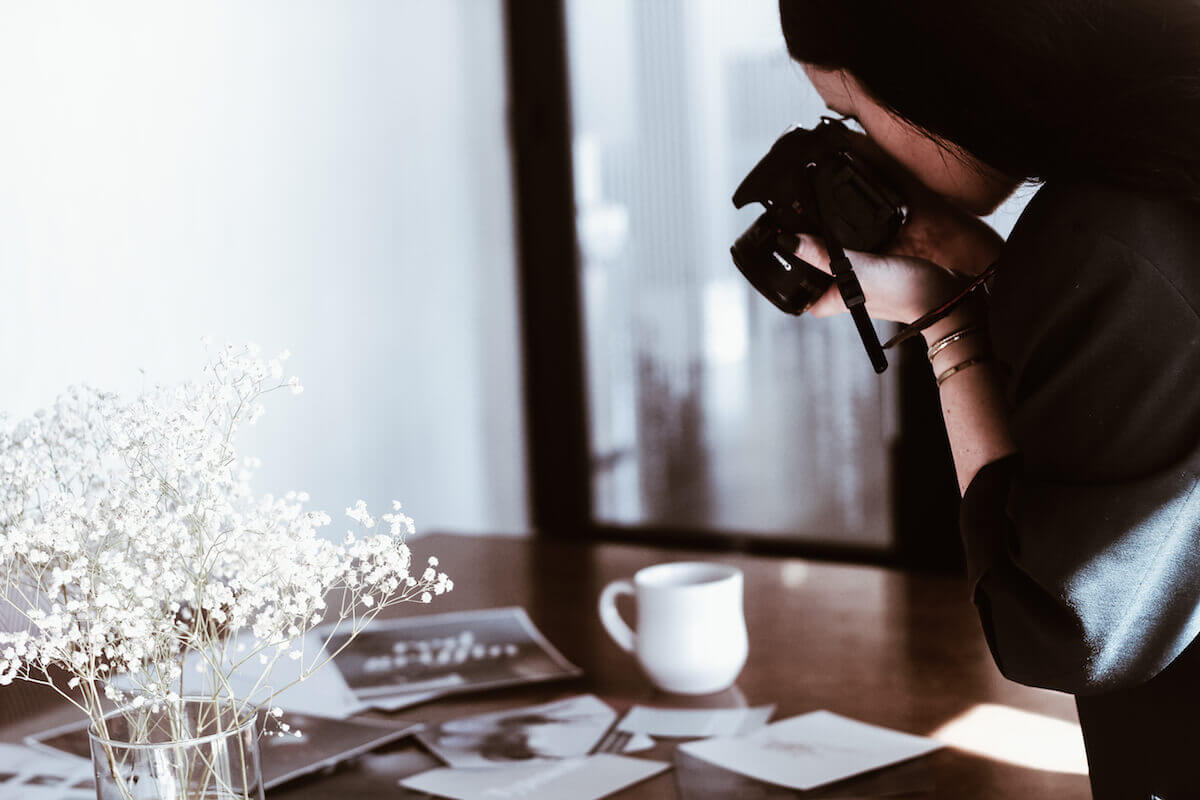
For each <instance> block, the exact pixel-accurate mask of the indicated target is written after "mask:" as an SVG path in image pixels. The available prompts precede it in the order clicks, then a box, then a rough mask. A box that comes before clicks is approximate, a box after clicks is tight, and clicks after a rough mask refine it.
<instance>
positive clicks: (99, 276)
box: [0, 0, 527, 535]
mask: <svg viewBox="0 0 1200 800" xmlns="http://www.w3.org/2000/svg"><path fill="white" fill-rule="evenodd" d="M504 74H505V72H504V41H503V24H502V14H501V2H500V0H455V1H454V2H424V0H396V1H395V2H391V1H389V2H379V1H378V0H341V1H340V2H335V3H312V2H292V1H291V0H264V2H256V3H244V2H241V0H216V1H215V2H207V3H197V4H179V3H157V2H133V1H131V0H118V1H117V2H110V3H104V4H102V5H101V4H96V5H79V4H76V3H63V2H57V0H54V1H51V2H45V3H40V2H39V3H7V4H3V6H0V100H2V101H3V105H4V108H5V112H6V113H5V122H4V124H3V125H2V126H0V175H3V176H4V179H3V181H0V285H3V287H4V290H5V296H6V299H7V302H6V304H5V305H6V311H5V313H4V314H3V315H0V374H2V375H4V376H5V380H4V381H0V409H3V410H5V411H8V412H10V413H12V414H14V415H24V414H28V413H30V412H31V411H32V410H33V409H35V408H38V407H40V406H44V405H47V404H49V403H50V402H51V401H52V400H53V397H54V395H55V393H56V392H58V391H59V390H60V389H62V388H65V387H66V386H67V385H68V384H70V383H74V382H79V381H85V380H86V381H88V382H90V383H93V384H96V385H99V386H104V387H112V388H115V389H121V390H136V389H137V388H138V387H139V385H140V382H141V380H142V379H141V375H140V373H139V372H138V368H139V367H145V368H146V371H147V374H148V375H149V376H150V377H151V379H155V380H161V381H163V382H173V381H175V380H178V379H180V378H182V377H185V376H190V375H191V374H192V369H193V366H196V367H198V365H199V363H200V361H201V359H202V358H203V353H202V350H201V347H200V344H199V340H200V337H201V336H202V335H205V334H207V335H210V336H212V337H213V338H214V339H216V340H217V341H223V340H229V341H234V342H243V341H248V340H249V341H255V342H257V343H259V344H261V345H262V346H263V348H264V350H267V351H269V352H277V351H278V350H280V349H283V348H285V347H287V348H290V349H291V350H292V352H293V353H294V358H293V360H292V362H291V364H290V366H291V368H292V369H293V370H294V371H295V372H296V374H298V375H299V376H300V377H301V378H302V380H303V383H304V386H305V392H304V394H303V395H301V396H299V397H296V398H292V397H290V396H281V397H278V398H276V397H274V396H272V398H271V402H270V403H269V404H268V413H267V416H266V417H265V418H264V419H263V421H262V422H261V423H259V425H258V426H256V427H255V428H254V429H251V431H250V432H249V433H251V434H252V436H253V440H252V441H247V442H246V444H245V447H244V450H245V452H246V453H247V454H254V455H258V456H260V457H261V458H262V460H263V470H262V472H261V473H260V476H259V477H260V479H261V480H260V482H259V483H260V486H259V488H260V489H261V491H264V492H266V491H274V492H282V491H284V490H287V489H291V488H294V489H303V490H307V491H308V492H309V493H310V494H311V495H312V498H313V505H314V506H315V507H317V508H325V509H328V510H330V511H339V510H340V509H342V508H345V507H346V506H347V505H352V504H353V503H354V501H355V500H356V499H358V498H360V497H361V498H363V499H365V500H366V501H367V502H368V503H369V504H370V505H371V507H372V508H374V509H380V508H387V507H388V505H389V504H390V501H391V499H392V498H393V497H395V498H399V499H400V500H402V501H403V502H404V503H405V508H406V510H407V511H409V513H411V514H412V515H413V516H414V517H415V518H416V520H417V523H418V526H419V528H420V529H422V530H429V529H433V528H442V529H451V530H468V531H478V532H483V531H506V532H515V531H521V530H523V529H525V528H526V526H527V515H526V509H525V495H526V487H525V478H524V474H523V472H522V470H521V469H520V468H519V467H517V468H514V466H513V465H520V464H522V463H523V461H524V440H523V436H524V434H523V424H522V411H523V407H522V402H521V398H520V360H519V358H518V345H517V325H516V321H517V320H516V310H515V309H516V299H515V265H514V258H513V244H512V202H511V189H510V175H509V151H508V137H507V133H506V131H507V128H506V117H505V114H506V107H507V102H506V91H505V79H504ZM335 516H337V515H336V514H335ZM335 528H337V526H335ZM342 530H344V529H338V530H335V531H334V535H338V534H339V533H340V532H341V531H342Z"/></svg>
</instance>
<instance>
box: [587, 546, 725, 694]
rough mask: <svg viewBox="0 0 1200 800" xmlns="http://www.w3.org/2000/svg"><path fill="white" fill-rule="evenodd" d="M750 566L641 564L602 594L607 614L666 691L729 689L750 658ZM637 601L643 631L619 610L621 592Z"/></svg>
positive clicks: (616, 636) (604, 618)
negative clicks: (746, 584)
mask: <svg viewBox="0 0 1200 800" xmlns="http://www.w3.org/2000/svg"><path fill="white" fill-rule="evenodd" d="M742 586H743V578H742V571H741V570H740V569H737V568H736V567H730V566H725V565H723V564H709V563H705V562H700V561H680V562H674V563H668V564H656V565H655V566H652V567H646V568H645V569H641V570H638V572H637V573H636V574H635V575H634V576H633V581H632V582H630V581H627V580H620V581H613V582H612V583H610V584H609V585H608V586H605V587H604V591H603V592H601V593H600V620H601V622H603V623H604V627H605V628H606V629H607V630H608V634H609V635H610V636H612V638H613V640H614V641H615V642H616V643H617V644H618V645H620V646H621V647H623V648H624V649H625V650H627V651H629V652H630V653H633V654H634V655H635V656H636V657H637V660H638V663H639V664H641V667H642V669H643V670H645V672H646V675H647V677H649V678H650V680H651V682H653V683H654V685H655V686H657V687H658V688H660V689H663V690H665V691H668V692H675V693H678V694H709V693H711V692H719V691H722V690H724V689H728V688H729V687H730V686H732V685H733V682H734V681H735V680H736V679H737V676H738V673H740V672H741V671H742V667H743V666H745V664H746V655H747V652H748V643H747V640H746V617H745V614H744V613H743V611H742ZM622 594H629V595H633V596H635V598H636V600H637V630H636V632H635V631H633V630H630V628H629V626H628V625H626V624H625V621H624V620H623V619H621V615H620V614H619V613H617V604H616V601H617V597H618V596H619V595H622Z"/></svg>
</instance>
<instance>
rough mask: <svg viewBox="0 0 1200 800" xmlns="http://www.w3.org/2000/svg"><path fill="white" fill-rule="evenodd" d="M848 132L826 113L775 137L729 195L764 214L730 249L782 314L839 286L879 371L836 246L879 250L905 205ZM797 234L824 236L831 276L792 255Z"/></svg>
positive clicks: (858, 296)
mask: <svg viewBox="0 0 1200 800" xmlns="http://www.w3.org/2000/svg"><path fill="white" fill-rule="evenodd" d="M852 136H853V134H852V132H851V130H850V129H849V128H847V127H846V126H845V125H844V124H843V123H842V122H841V121H839V120H835V119H831V118H829V117H823V118H822V119H821V122H820V124H818V125H817V126H816V127H815V128H813V129H807V128H800V127H793V128H790V129H789V130H787V131H786V132H785V133H784V134H783V135H782V136H780V137H779V139H778V140H776V142H775V144H773V145H772V146H771V149H770V150H769V151H768V152H767V154H766V155H765V156H763V158H762V159H761V160H760V161H759V162H758V163H757V164H756V165H755V166H754V168H753V169H751V170H750V172H749V173H748V174H747V175H746V177H745V178H744V179H743V180H742V182H741V184H740V185H739V186H738V187H737V190H736V191H735V192H734V193H733V205H734V206H735V207H736V208H742V207H744V206H746V205H749V204H750V203H761V204H762V205H763V207H764V208H765V211H763V213H762V214H761V215H759V217H758V218H757V219H756V220H754V222H753V223H752V224H751V225H750V227H749V228H747V229H746V232H745V233H743V234H742V235H741V236H739V237H738V238H737V240H736V241H735V242H734V244H733V247H731V248H730V253H731V255H732V256H733V263H734V264H735V265H736V266H737V268H738V269H739V270H740V271H741V273H742V274H743V275H745V276H746V279H747V280H749V281H750V283H751V285H753V286H754V288H755V289H757V290H758V291H759V292H760V293H761V294H762V295H763V296H765V297H766V298H767V299H768V300H770V301H771V302H772V303H774V304H775V305H776V306H778V307H779V308H780V309H781V310H783V311H786V312H787V313H789V314H802V313H804V312H805V311H806V310H807V309H808V308H809V307H810V306H811V305H812V304H813V303H815V302H816V301H817V298H819V297H820V296H821V295H822V294H824V293H825V291H826V290H827V289H829V287H830V286H832V285H833V284H835V283H836V284H838V287H839V290H840V291H841V294H842V297H843V299H844V300H845V302H846V305H847V307H848V308H849V309H850V312H851V315H852V316H853V317H854V322H855V324H856V325H857V326H858V330H859V334H860V336H862V338H863V344H864V346H865V347H866V348H867V352H868V354H869V355H870V356H871V362H872V365H873V366H874V367H875V371H876V372H883V370H884V369H886V368H887V360H886V359H885V358H884V355H883V350H882V348H881V347H880V345H879V338H878V336H877V335H876V333H875V329H874V327H872V325H871V321H870V318H869V317H868V316H867V313H866V309H865V308H864V300H863V297H862V290H861V288H860V287H859V285H858V279H857V277H856V276H855V275H854V271H853V269H852V268H851V267H850V262H849V260H848V259H846V257H845V254H844V252H843V248H849V249H851V250H863V251H869V252H878V251H880V250H882V249H884V248H885V247H886V246H887V245H888V243H890V242H891V241H892V240H893V239H894V238H895V237H896V234H897V233H898V232H899V231H900V228H901V226H903V224H904V221H905V219H906V216H907V209H906V207H905V203H904V199H903V197H901V195H900V193H899V192H898V191H897V190H896V189H895V188H894V187H893V186H892V185H891V184H890V183H889V182H888V181H886V180H885V179H884V177H883V176H882V175H881V174H880V173H879V171H878V170H877V169H875V168H873V167H872V166H871V165H870V164H869V163H867V161H866V160H865V159H864V158H861V157H859V156H857V155H856V154H855V153H854V152H853V149H852V145H853V140H852ZM800 233H807V234H815V235H818V236H820V237H821V238H822V239H824V241H825V244H826V247H827V248H828V250H829V255H830V262H831V263H830V266H831V269H832V271H833V273H834V274H833V275H832V276H831V275H829V274H827V273H825V272H822V271H821V270H819V269H817V268H816V267H814V266H812V265H811V264H808V263H807V262H805V261H803V260H801V259H800V258H798V257H797V256H796V255H795V245H796V239H795V236H796V234H800Z"/></svg>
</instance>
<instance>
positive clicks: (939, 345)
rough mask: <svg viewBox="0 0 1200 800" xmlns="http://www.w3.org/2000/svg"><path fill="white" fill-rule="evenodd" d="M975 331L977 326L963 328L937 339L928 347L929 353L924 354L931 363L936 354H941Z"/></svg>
mask: <svg viewBox="0 0 1200 800" xmlns="http://www.w3.org/2000/svg"><path fill="white" fill-rule="evenodd" d="M976 330H978V326H976V325H968V326H966V327H965V328H959V329H958V330H956V331H954V332H953V333H948V334H946V335H945V336H943V337H942V338H941V339H938V340H937V341H936V342H934V343H933V344H931V345H929V351H928V352H927V353H926V355H927V356H929V360H930V361H933V357H934V356H936V355H937V354H938V353H940V352H942V351H943V350H945V349H946V348H947V347H949V346H950V345H952V344H954V343H955V342H957V341H958V340H959V339H961V338H963V337H964V336H966V335H967V334H969V333H974V332H975V331H976Z"/></svg>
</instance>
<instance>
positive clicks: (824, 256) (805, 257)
mask: <svg viewBox="0 0 1200 800" xmlns="http://www.w3.org/2000/svg"><path fill="white" fill-rule="evenodd" d="M795 253H796V256H797V257H798V258H799V259H800V260H801V261H806V262H808V263H809V264H812V265H813V266H814V267H816V268H817V269H819V270H821V271H822V272H828V273H829V274H830V275H832V274H833V271H832V270H831V269H830V268H829V251H828V250H827V249H826V248H825V243H824V242H823V241H821V240H820V239H819V238H818V237H816V236H813V235H811V234H808V233H799V234H796V250H795Z"/></svg>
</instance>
